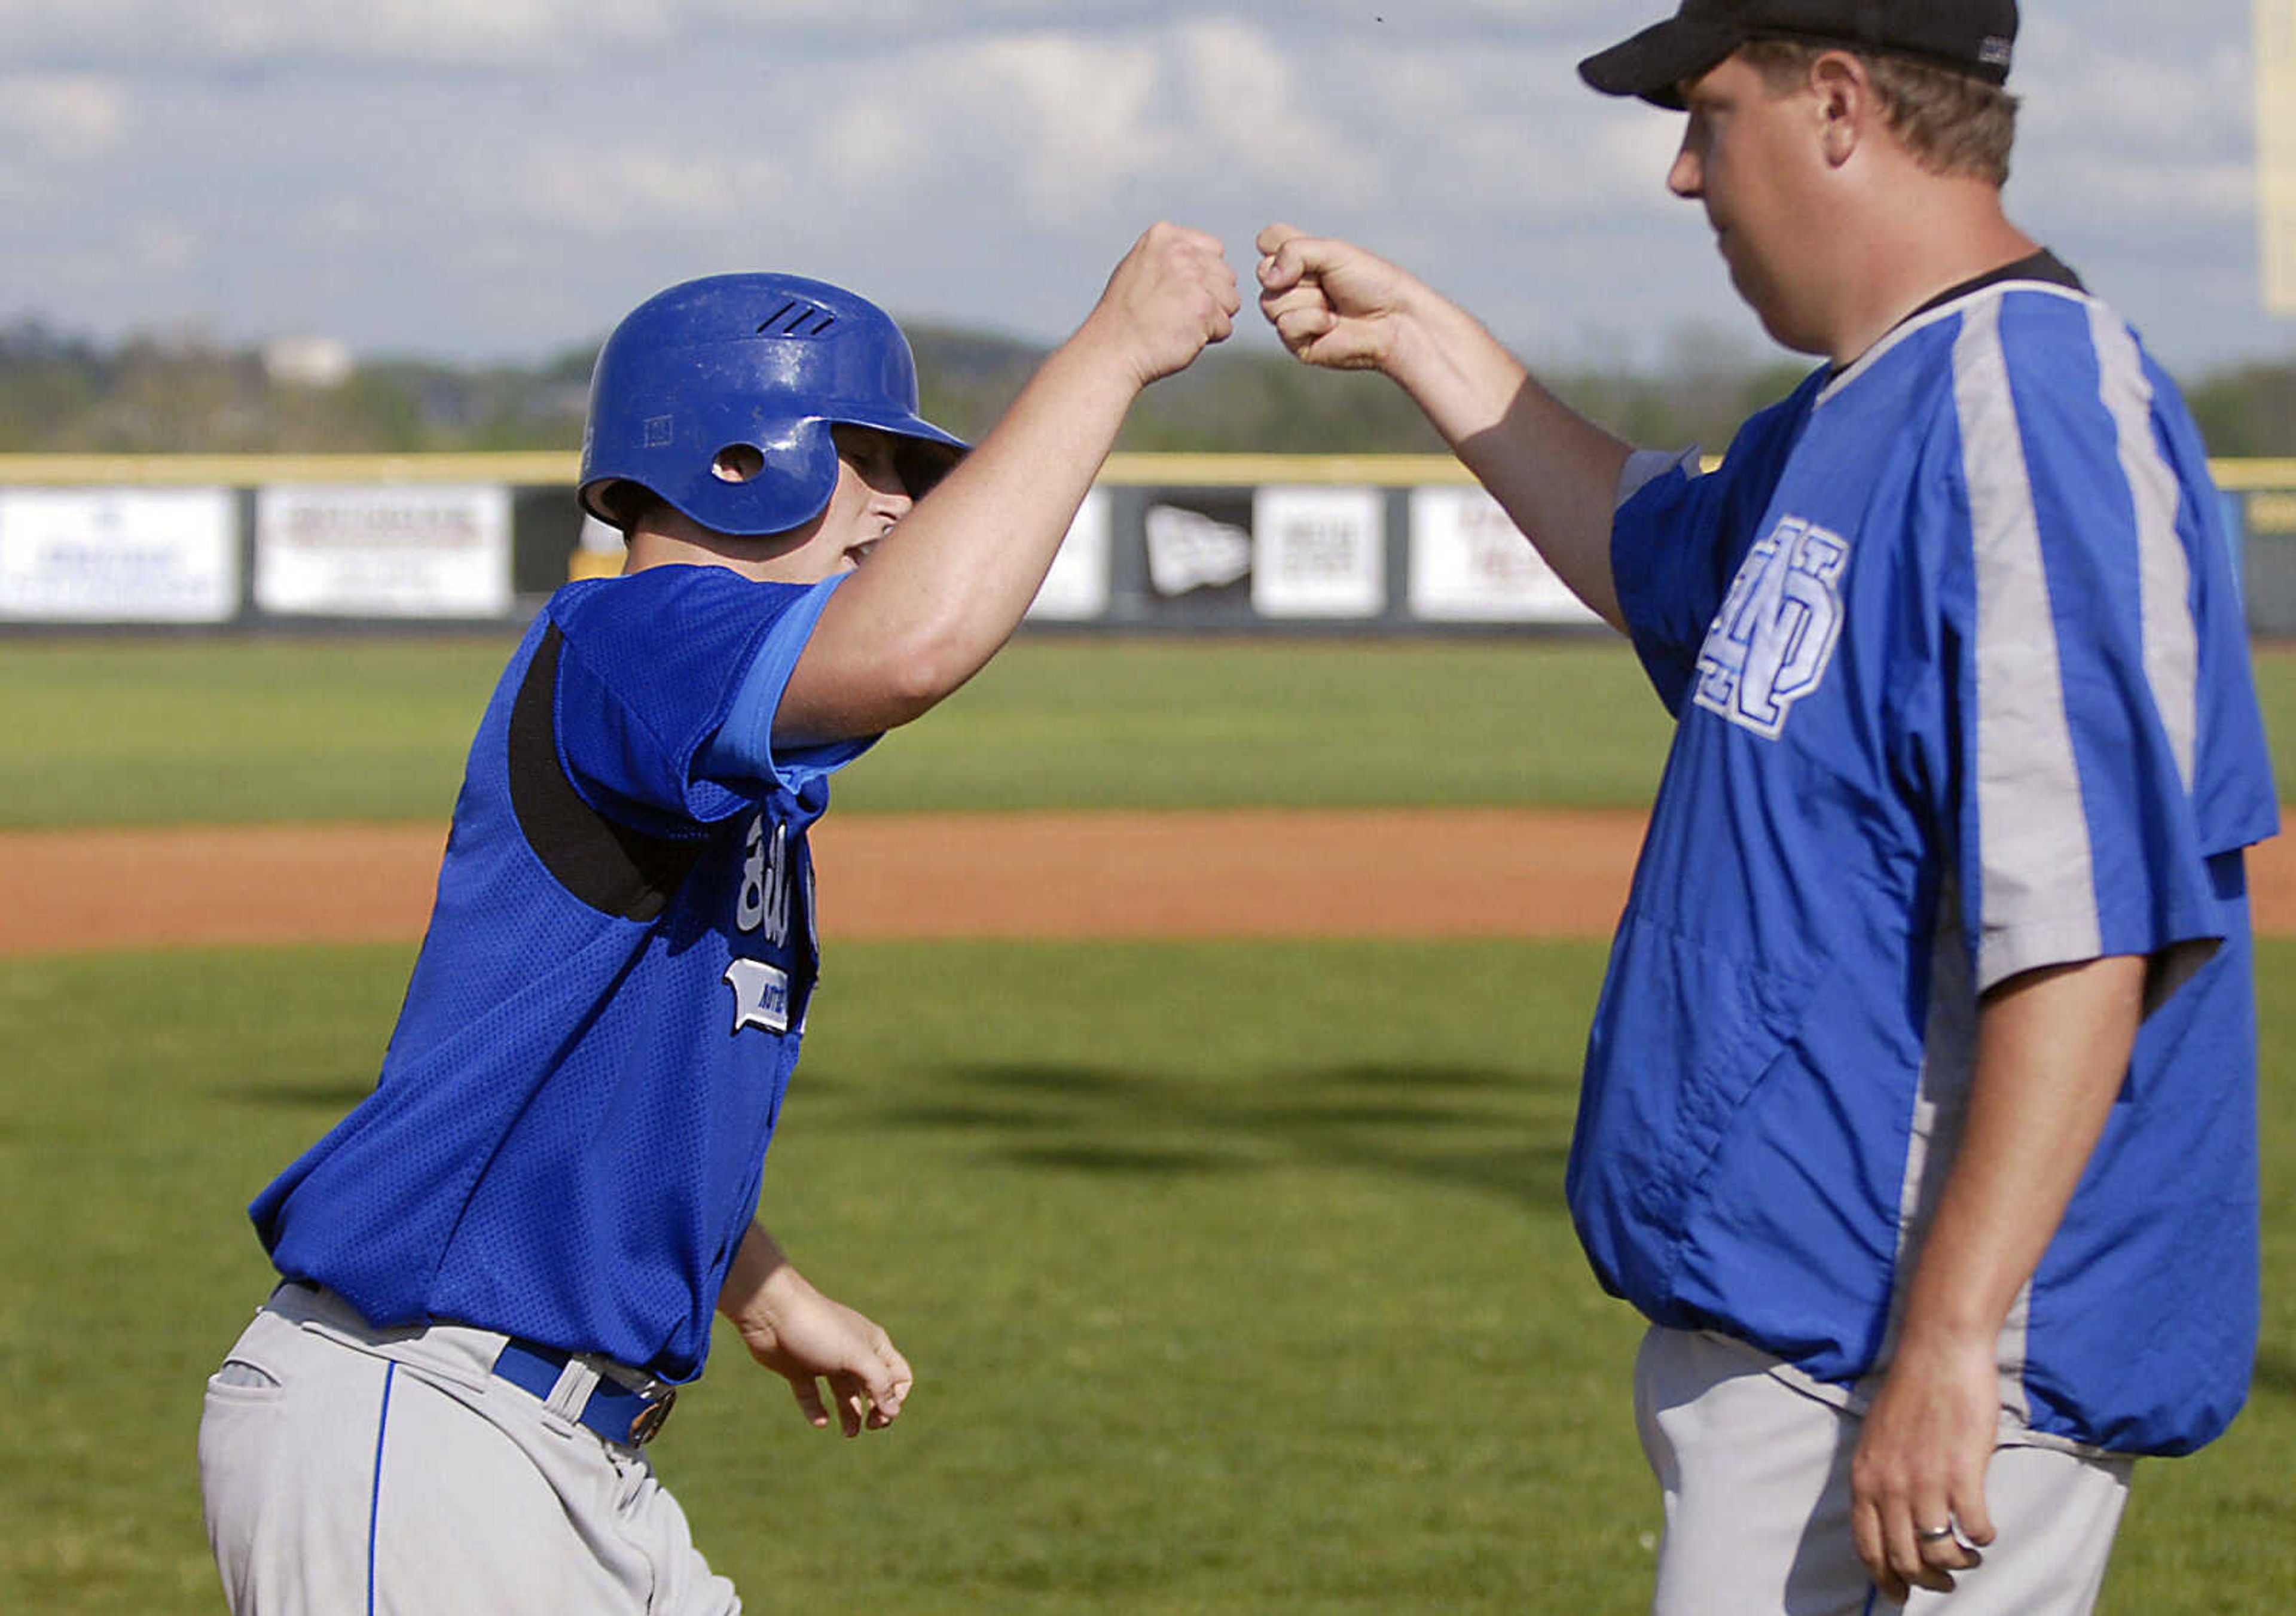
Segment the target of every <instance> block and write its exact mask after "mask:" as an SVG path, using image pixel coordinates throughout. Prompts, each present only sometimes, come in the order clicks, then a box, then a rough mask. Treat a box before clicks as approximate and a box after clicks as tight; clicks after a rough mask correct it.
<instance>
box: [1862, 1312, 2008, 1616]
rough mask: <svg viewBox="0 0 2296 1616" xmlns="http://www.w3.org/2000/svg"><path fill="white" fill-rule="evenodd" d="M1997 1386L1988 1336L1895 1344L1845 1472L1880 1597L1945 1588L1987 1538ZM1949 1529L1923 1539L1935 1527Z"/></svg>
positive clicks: (1975, 1559) (1900, 1598) (1970, 1564)
mask: <svg viewBox="0 0 2296 1616" xmlns="http://www.w3.org/2000/svg"><path fill="white" fill-rule="evenodd" d="M2000 1407H2001V1392H2000V1386H1999V1382H1998V1379H1997V1371H1996V1368H1995V1366H1994V1358H1993V1346H1992V1343H1991V1342H1990V1341H1985V1342H1981V1343H1972V1344H1968V1345H1961V1346H1955V1347H1951V1348H1936V1349H1900V1351H1899V1353H1898V1358H1897V1359H1896V1361H1895V1362H1894V1363H1893V1364H1891V1366H1890V1373H1889V1374H1888V1375H1887V1377H1886V1378H1884V1380H1883V1381H1882V1390H1881V1391H1880V1393H1879V1394H1878V1395H1877V1396H1876V1397H1875V1398H1874V1406H1873V1408H1872V1409H1871V1410H1870V1411H1869V1412H1868V1413H1867V1415H1866V1424H1865V1430H1864V1431H1863V1432H1862V1433H1861V1435H1860V1436H1859V1439H1858V1442H1857V1455H1856V1456H1855V1458H1854V1459H1853V1460H1852V1461H1851V1464H1850V1471H1849V1488H1850V1517H1849V1518H1850V1525H1851V1530H1853V1531H1854V1532H1855V1533H1856V1536H1857V1557H1858V1558H1859V1559H1861V1560H1863V1561H1864V1562H1865V1563H1866V1571H1869V1572H1870V1573H1872V1575H1873V1578H1874V1584H1875V1585H1876V1586H1877V1587H1880V1588H1881V1590H1882V1596H1883V1597H1884V1598H1886V1599H1889V1600H1890V1601H1892V1602H1893V1603H1896V1604H1904V1603H1905V1600H1906V1597H1907V1591H1908V1590H1909V1589H1911V1588H1916V1587H1920V1588H1928V1589H1931V1590H1932V1591H1933V1592H1937V1593H1949V1592H1951V1591H1952V1588H1953V1579H1954V1573H1956V1571H1970V1570H1972V1569H1973V1568H1974V1567H1975V1566H1977V1565H1978V1563H1980V1561H1982V1559H1983V1558H1984V1556H1983V1555H1982V1554H1980V1553H1979V1552H1978V1551H1979V1550H1980V1549H1981V1548H1983V1547H1984V1546H1986V1545H1988V1544H1989V1543H1991V1542H1992V1541H1993V1521H1992V1517H1991V1516H1990V1515H1989V1514H1988V1513H1986V1507H1985V1467H1986V1465H1987V1464H1988V1463H1989V1461H1990V1460H1991V1458H1992V1456H1993V1447H1994V1440H1995V1436H1996V1434H1997V1429H1998V1424H1999V1417H2000ZM1948 1526H1949V1527H1951V1528H1953V1529H1954V1532H1953V1535H1951V1536H1948V1537H1931V1538H1926V1539H1925V1538H1923V1536H1922V1533H1923V1532H1924V1531H1930V1532H1935V1531H1936V1530H1937V1529H1939V1528H1941V1527H1948Z"/></svg>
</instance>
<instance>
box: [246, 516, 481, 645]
mask: <svg viewBox="0 0 2296 1616" xmlns="http://www.w3.org/2000/svg"><path fill="white" fill-rule="evenodd" d="M255 603H256V605H257V606H258V607H259V608H261V609H262V610H263V611H266V612H270V613H272V614H274V615H275V616H281V617H381V618H490V617H501V616H503V615H504V614H505V613H506V612H508V611H510V608H511V511H510V490H509V489H508V488H503V487H501V486H500V485H485V484H474V485H470V486H457V485H453V484H401V485H393V486H381V485H378V486H376V487H373V488H349V487H332V486H315V487H308V488H303V487H296V486H292V485H280V486H276V487H273V488H265V489H263V490H262V491H261V492H260V493H259V494H258V495H257V496H256V503H255Z"/></svg>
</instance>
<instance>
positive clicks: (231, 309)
mask: <svg viewBox="0 0 2296 1616" xmlns="http://www.w3.org/2000/svg"><path fill="white" fill-rule="evenodd" d="M1671 4H1672V0H1633V4H1630V5H1626V6H1621V5H1620V4H1618V3H1617V0H1413V3H1412V4H1404V0H1285V3H1282V4H1267V3H1264V0H1263V3H1261V4H1249V5H1247V4H1238V3H1236V0H1225V3H1213V4H1199V3H1196V0H1174V3H1172V4H1152V3H1151V0H878V3H877V4H873V5H871V6H868V7H865V8H864V7H859V6H856V5H854V4H852V3H851V0H640V3H639V4H631V0H364V3H361V4H353V3H352V0H303V3H302V4H288V3H286V0H73V3H72V4H56V3H55V0H0V29H5V30H6V37H8V38H9V41H10V52H9V59H10V61H11V62H12V63H13V64H14V65H13V66H12V68H11V69H9V70H6V71H5V73H4V74H0V201H6V202H7V203H8V205H9V206H10V207H11V208H12V210H13V213H14V216H15V220H16V223H17V225H18V230H17V232H16V234H15V235H14V238H13V240H12V242H10V243H8V244H6V246H5V248H4V250H0V258H4V267H5V268H6V269H7V271H8V275H7V279H8V282H9V283H11V284H12V285H15V286H19V287H24V288H29V289H32V290H31V292H30V293H29V295H31V296H33V297H34V298H36V299H38V300H39V301H40V302H41V304H42V305H43V306H42V307H40V308H37V309H36V310H35V312H42V313H46V314H50V315H52V316H55V317H57V318H59V319H61V320H63V321H66V322H68V323H75V324H81V325H83V326H86V327H92V328H94V330H96V331H99V332H112V331H118V330H120V329H123V328H127V327H128V326H132V325H134V324H139V323H143V324H148V323H151V322H152V321H154V320H159V319H165V318H170V317H175V316H179V315H183V314H192V315H210V316H217V317H218V318H219V320H220V322H221V323H222V324H224V325H225V327H226V328H228V329H230V330H232V331H234V332H244V333H246V334H248V335H250V336H254V335H261V334H264V333H265V332H266V330H267V329H268V328H269V326H270V325H271V324H274V323H276V322H280V321H286V322H289V323H291V324H293V325H295V326H296V327H298V328H300V329H307V330H317V331H330V330H332V331H339V332H341V333H342V334H345V335H347V336H349V337H350V338H351V339H352V340H355V341H357V342H358V343H359V344H360V345H361V346H363V347H367V348H375V347H393V348H407V347H414V348H421V349H429V350H431V351H442V352H455V353H462V354H466V355H472V356H478V355H488V354H501V353H507V352H527V353H531V352H537V351H545V350H547V349H553V348H555V347H557V346H560V345H562V344H564V343H566V342H569V341H573V340H583V339H585V338H586V337H589V336H592V335H594V334H595V333H596V332H598V331H599V330H602V329H603V326H604V325H605V324H608V323H610V322H611V319H612V318H613V317H614V316H616V315H617V314H619V312H620V310H621V309H622V308H627V306H628V305H629V304H630V303H632V302H635V299H637V298H639V297H642V296H644V295H645V294H646V293H647V292H649V291H652V290H655V289H656V288H658V287H659V286H660V285H663V284H666V283H668V282H670V281H674V280H677V279H681V278H684V277H685V276H686V275H694V274H701V273H707V272H709V271H712V270H717V269H723V268H731V267H741V266H742V265H750V266H763V265H772V266H778V267H789V268H793V269H799V270H809V271H811V272H813V273H817V274H824V275H828V276H830V277H831V278H832V279H839V278H842V279H846V280H849V281H850V282H851V283H854V284H856V285H857V286H860V287H862V288H864V289H865V290H868V291H871V292H872V293H873V295H876V296H879V297H880V298H881V300H883V301H886V302H887V303H888V304H890V305H891V306H894V307H896V308H900V309H901V310H902V311H903V312H905V313H913V314H920V315H923V316H930V317H935V318H941V319H949V320H957V321H964V322H967V323H976V324H987V325H990V326H994V327H997V328H1001V329H1005V330H1011V331H1016V332H1022V333H1024V334H1029V335H1033V336H1040V337H1041V336H1050V335H1055V334H1057V333H1058V332H1061V331H1062V330H1064V329H1066V328H1067V326H1068V324H1069V323H1070V322H1071V321H1073V319H1074V318H1075V317H1076V316H1078V315H1079V314H1081V312H1082V310H1083V308H1085V307H1086V306H1087V304H1088V302H1089V299H1090V297H1091V295H1092V293H1093V292H1094V291H1096V290H1097V288H1098V286H1099V284H1100V281H1101V279H1102V277H1103V276H1104V275H1105V274H1106V270H1107V267H1108V265H1109V264H1110V263H1111V262H1112V261H1113V259H1114V258H1115V256H1116V255H1117V254H1118V253H1119V252H1120V251H1121V250H1123V248H1124V246H1125V244H1126V243H1127V242H1128V241H1129V240H1130V239H1131V237H1132V235H1133V234H1134V233H1136V231H1137V230H1138V229H1139V228H1140V227H1141V226H1144V225H1145V224H1146V223H1148V222H1149V221H1150V220H1151V219H1152V218H1156V217H1178V218H1182V219H1185V220H1186V221H1187V222H1190V223H1193V224H1198V225H1201V226H1205V227H1207V228H1211V229H1214V230H1216V231H1217V232H1218V233H1219V234H1221V235H1222V236H1223V237H1224V239H1226V240H1227V241H1228V242H1229V243H1230V246H1231V250H1232V257H1233V258H1234V260H1235V262H1236V264H1237V267H1238V268H1239V269H1240V270H1244V271H1247V272H1248V269H1249V264H1250V258H1251V253H1250V248H1249V242H1250V238H1251V234H1252V233H1253V232H1254V231H1255V230H1256V229H1257V228H1258V227H1259V226H1260V225H1262V224H1264V223H1266V222H1267V221H1268V220H1269V219H1271V218H1275V217H1283V218H1288V219H1290V220H1291V221H1292V222H1293V223H1295V224H1298V225H1300V226H1303V227H1305V228H1308V229H1312V230H1318V231H1328V232H1332V233H1335V234H1349V235H1353V236H1355V237H1357V239H1360V240H1362V241H1364V242H1365V243H1366V244H1369V245H1374V246H1375V247H1377V248H1379V249H1380V250H1385V251H1388V252H1390V253H1391V254H1393V255H1394V256H1396V257H1398V258H1401V259H1403V260H1404V261H1405V262H1406V263H1408V264H1410V265H1411V266H1412V267H1414V268H1415V269H1416V270H1418V271H1419V272H1420V273H1422V274H1423V275H1426V276H1427V278H1428V279H1430V280H1431V281H1432V282H1434V283H1436V284H1438V285H1441V286H1443V287H1445V288H1446V289H1447V290H1450V291H1454V292H1456V293H1457V294H1458V295H1460V296H1461V297H1462V298H1463V299H1465V300H1466V301H1467V302H1468V303H1469V304H1470V306H1471V307H1473V308H1475V309H1476V310H1477V312H1478V313H1480V314H1483V315H1484V316H1486V317H1487V318H1488V320H1489V321H1490V323H1491V324H1493V325H1494V326H1495V327H1497V328H1498V329H1500V330H1501V331H1502V332H1505V333H1507V334H1509V335H1510V336H1517V337H1520V338H1521V340H1525V341H1527V342H1531V343H1535V344H1538V346H1540V347H1541V349H1543V350H1546V351H1554V352H1565V353H1571V354H1578V353H1582V352H1611V353H1623V352H1628V351H1641V350H1644V349H1647V347H1648V345H1649V344H1650V343H1651V342H1652V341H1653V340H1663V338H1662V336H1661V337H1659V338H1653V337H1652V336H1651V334H1650V333H1652V332H1657V333H1663V332H1666V331H1668V330H1669V329H1672V328H1675V327H1677V326H1678V325H1680V324H1683V323H1685V321H1689V322H1696V323H1700V324H1722V325H1728V326H1730V327H1731V328H1732V329H1734V330H1743V329H1745V328H1746V325H1747V323H1746V321H1745V319H1744V316H1743V312H1742V311H1740V310H1738V309H1737V308H1736V306H1735V303H1734V299H1733V298H1732V296H1731V293H1730V291H1729V290H1728V286H1727V283H1726V280H1725V279H1724V277H1723V276H1722V275H1721V274H1720V271H1719V268H1718V266H1717V265H1716V263H1715V262H1714V259H1713V255H1712V248H1711V244H1710V241H1709V240H1708V238H1707V234H1706V232H1705V229H1704V226H1703V225H1702V223H1701V221H1700V220H1699V218H1698V216H1697V211H1696V209H1693V208H1689V207H1685V205H1684V204H1681V203H1679V202H1677V201H1674V200H1673V199H1671V198H1670V197H1669V196H1668V194H1667V193H1666V191H1665V189H1664V176H1665V172H1666V167H1667V163H1668V160H1669V157H1670V155H1671V152H1672V150H1673V145H1674V143H1675V141H1676V139H1677V136H1678V134H1679V129H1680V124H1679V120H1678V119H1675V118H1671V117H1668V116H1666V115H1663V114H1661V113H1658V112H1655V111H1652V110H1650V109H1648V108H1646V107H1643V106H1641V105H1639V104H1638V103H1612V102H1605V101H1603V100H1601V99H1600V98H1597V97H1595V96H1593V95H1591V94H1588V93H1587V91H1585V90H1584V89H1583V87H1582V86H1579V84H1578V82H1577V78H1576V75H1575V71H1574V69H1575V65H1576V62H1577V61H1578V59H1579V56H1580V55H1581V54H1583V53H1585V52H1587V51H1588V50H1591V49H1595V48H1598V47H1600V46H1602V45H1607V44H1609V43H1611V41H1613V40H1614V39H1616V38H1619V37H1622V36H1623V35H1625V34H1626V33H1627V32H1628V31H1630V30H1631V29H1634V28H1636V27H1638V26H1640V25H1641V24H1642V23H1644V22H1647V21H1652V20H1655V19H1656V18H1657V17H1659V16H1661V15H1662V14H1664V13H1665V12H1667V11H1668V10H1669V9H1671ZM2027 11H2028V25H2027V34H2026V39H2025V41H2024V43H2023V45H2022V46H2021V61H2020V63H2019V67H2018V76H2019V80H2020V84H2021V88H2022V89H2023V91H2024V92H2025V94H2026V95H2027V97H2028V113H2027V120H2026V128H2025V134H2024V137H2023V139H2022V141H2021V149H2020V154H2019V163H2018V179H2017V181H2016V184H2015V185H2014V186H2013V189H2012V192H2011V201H2012V204H2013V209H2015V210H2016V211H2017V212H2018V214H2019V217H2029V216H2030V219H2031V221H2032V222H2034V223H2035V225H2036V227H2037V228H2044V229H2046V232H2047V234H2049V236H2050V238H2051V239H2052V240H2053V241H2057V242H2062V243H2063V244H2066V245H2068V246H2069V247H2070V248H2071V249H2072V250H2075V251H2076V252H2077V253H2078V255H2079V263H2080V267H2082V268H2083V269H2084V270H2085V271H2086V272H2087V273H2088V274H2089V275H2091V276H2092V278H2093V279H2095V281H2096V282H2097V283H2098V284H2099V285H2101V286H2103V287H2105V288H2107V289H2108V290H2112V289H2114V288H2116V287H2118V286H2120V285H2123V284H2136V283H2141V284H2143V285H2144V286H2145V287H2147V288H2150V287H2152V286H2153V285H2155V284H2159V285H2161V286H2163V287H2166V286H2167V285H2169V277H2167V276H2166V275H2159V276H2157V277H2155V278H2153V279H2144V278H2143V277H2140V276H2137V275H2135V274H2134V273H2133V271H2128V270H2125V269H2123V268H2121V267H2120V266H2124V265H2129V264H2132V263H2135V262H2136V261H2137V260H2140V259H2142V260H2144V262H2146V263H2150V262H2153V261H2154V260H2159V261H2162V262H2166V261H2168V260H2169V259H2171V258H2175V257H2177V256H2181V257H2182V258H2185V260H2187V261H2190V262H2193V263H2196V264H2207V265H2217V266H2223V265H2244V264H2245V263H2246V262H2247V261H2248V259H2249V258H2250V257H2251V255H2252V241H2251V224H2250V215H2251V202H2250V201H2249V197H2248V192H2249V189H2250V187H2251V173H2252V162H2253V159H2252V155H2251V150H2250V147H2251V134H2250V130H2249V119H2250V111H2249V107H2250V101H2249V96H2250V90H2249V85H2248V73H2249V64H2248V57H2247V31H2246V8H2244V7H2240V8H2235V7H2232V6H2229V5H2227V4H2220V3H2212V0H2202V4H2200V5H2198V6H2195V7H2191V8H2187V9H2186V11H2185V12H2180V14H2179V27H2178V28H2177V30H2175V32H2174V33H2173V34H2164V33H2163V32H2162V31H2161V29H2160V28H2159V25H2158V12H2157V8H2156V7H2155V6H2154V5H2153V4H2147V3H2144V0H2084V4H2083V6H2082V8H2081V10H2080V12H2079V23H2078V26H2076V24H2075V22H2074V21H2073V18H2072V14H2071V11H2070V8H2069V7H2067V6H2052V7H2050V8H2048V9H2047V10H2046V11H2045V10H2043V9H2042V8H2040V7H2038V6H2034V7H2028V8H2027ZM152 220H173V221H176V227H177V228H178V229H179V230H180V231H181V232H182V233H183V234H182V236H181V237H179V238H178V239H177V240H176V244H175V246H174V247H172V248H170V247H168V245H167V244H166V242H165V241H164V240H162V235H164V233H161V234H153V233H152V230H153V227H152V225H151V223H150V221H152ZM2132 220H2141V221H2142V228H2141V229H2132V228H2131V225H2130V221H2132ZM139 233H140V234H139ZM136 239H141V240H142V241H143V242H144V245H145V248H146V249H148V250H143V251H141V253H140V256H139V252H138V250H135V249H134V248H133V247H132V246H131V245H130V243H131V242H133V241H134V240H136ZM103 264H110V265H111V270H109V271H108V272H106V273H103V274H100V275H91V274H89V273H88V267H89V266H91V265H103ZM2151 273H2152V272H2150V271H2148V272H2147V274H2148V275H2150V274H2151ZM139 276H140V277H142V278H141V279H140V280H139V279H138V277H139ZM2192 284H2193V286H2194V294H2193V295H2191V296H2188V297H2185V298H2184V299H2175V298H2173V297H2170V296H2167V295H2165V294H2164V296H2163V298H2162V304H2161V308H2157V309H2155V310H2153V311H2152V312H2151V317H2150V318H2148V319H2147V321H2146V324H2147V326H2148V329H2149V330H2150V331H2151V332H2152V334H2153V337H2154V338H2155V340H2158V341H2160V342H2161V344H2162V345H2163V347H2164V349H2176V348H2177V347H2179V346H2185V347H2189V348H2190V349H2195V350H2197V349H2212V350H2215V351H2223V350H2224V349H2226V348H2227V347H2230V346H2235V345H2237V344H2240V343H2243V342H2249V343H2256V342H2269V341H2275V340H2277V332H2278V330H2279V328H2276V327H2273V326H2271V325H2270V324H2268V323H2267V322H2264V321H2262V320H2261V318H2260V317H2259V316H2258V315H2257V314H2256V313H2255V310H2254V308H2253V299H2252V296H2244V295H2243V291H2241V281H2240V276H2239V275H2236V274H2227V275H2216V276H2215V277H2214V278H2212V279H2205V280H2202V279H2196V280H2194V282H2193V283H2192ZM2148 295H2149V294H2148ZM5 312H7V311H4V310H0V314H4V313H5ZM1621 333H1624V334H1621Z"/></svg>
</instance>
